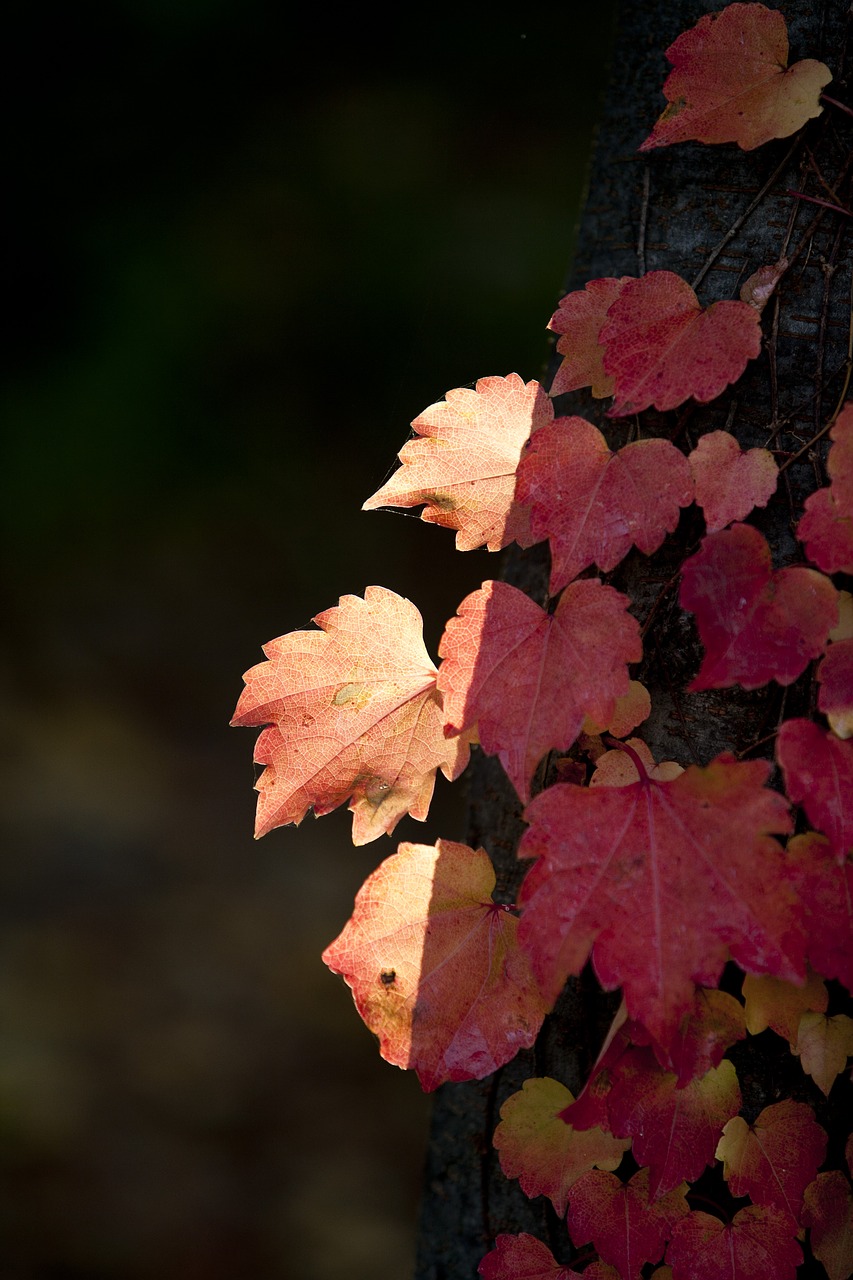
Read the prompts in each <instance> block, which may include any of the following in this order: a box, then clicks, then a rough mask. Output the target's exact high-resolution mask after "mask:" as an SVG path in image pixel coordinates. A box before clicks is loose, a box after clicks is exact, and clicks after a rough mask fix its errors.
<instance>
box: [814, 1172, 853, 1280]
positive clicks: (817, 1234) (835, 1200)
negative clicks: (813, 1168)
mask: <svg viewBox="0 0 853 1280" xmlns="http://www.w3.org/2000/svg"><path fill="white" fill-rule="evenodd" d="M803 1226H804V1227H808V1228H809V1243H810V1244H811V1247H812V1253H813V1254H814V1256H815V1257H816V1258H817V1259H819V1261H820V1262H822V1263H823V1265H824V1266H825V1267H826V1274H827V1276H828V1277H829V1280H850V1273H851V1270H853V1193H851V1190H850V1183H849V1182H848V1181H847V1179H846V1178H845V1176H844V1174H843V1173H842V1172H841V1170H840V1169H832V1170H830V1171H829V1172H827V1173H819V1174H818V1175H817V1177H816V1178H815V1180H814V1182H812V1183H811V1184H810V1185H809V1186H808V1187H806V1193H805V1197H804V1204H803Z"/></svg>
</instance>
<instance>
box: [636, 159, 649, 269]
mask: <svg viewBox="0 0 853 1280" xmlns="http://www.w3.org/2000/svg"><path fill="white" fill-rule="evenodd" d="M650 173H651V171H650V169H649V166H648V165H646V167H645V168H644V170H643V198H642V201H641V202H640V230H639V233H638V235H637V262H638V263H639V267H640V275H641V276H644V275H645V274H646V226H647V224H648V220H649V183H650V181H651V178H650Z"/></svg>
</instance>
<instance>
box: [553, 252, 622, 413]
mask: <svg viewBox="0 0 853 1280" xmlns="http://www.w3.org/2000/svg"><path fill="white" fill-rule="evenodd" d="M629 278H630V277H628V276H623V277H622V279H621V280H620V279H617V278H615V277H613V276H605V277H603V278H602V279H600V280H590V281H589V283H588V284H586V285H585V286H584V288H583V289H577V290H576V291H575V292H574V293H567V294H566V295H565V297H563V298H561V299H560V305H559V307H558V309H557V310H556V311H555V312H554V314H553V315H552V317H551V319H550V320H549V322H548V328H549V329H551V330H552V331H553V332H554V333H559V334H560V335H561V337H560V340H559V342H558V343H557V350H558V351H559V353H560V355H561V356H562V357H563V363H562V364H561V365H560V367H559V369H558V370H557V372H556V373H555V374H554V381H553V382H552V383H551V391H550V394H551V395H552V396H559V395H562V394H563V393H564V392H565V391H577V390H579V389H580V388H581V387H591V388H592V396H593V399H595V400H603V399H604V397H605V396H612V395H613V379H612V378H611V377H609V376H608V375H607V374H606V373H605V372H604V347H602V346H600V345H599V341H598V335H599V333H600V332H601V329H602V326H603V325H604V321H605V320H606V319H607V311H608V308H609V307H610V305H611V304H612V303H613V302H615V301H616V299H617V298H618V296H619V293H620V291H621V289H622V286H623V284H624V283H625V281H626V280H628V279H629Z"/></svg>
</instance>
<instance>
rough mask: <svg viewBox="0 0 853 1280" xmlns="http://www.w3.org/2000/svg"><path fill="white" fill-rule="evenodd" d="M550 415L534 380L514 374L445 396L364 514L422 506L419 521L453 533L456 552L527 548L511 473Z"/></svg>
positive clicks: (419, 425)
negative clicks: (514, 545) (514, 546)
mask: <svg viewBox="0 0 853 1280" xmlns="http://www.w3.org/2000/svg"><path fill="white" fill-rule="evenodd" d="M553 417H554V410H553V407H552V405H551V401H550V399H549V398H548V396H547V395H546V393H545V392H544V391H543V389H542V387H540V385H539V383H538V382H528V383H527V384H526V385H525V383H524V381H523V379H522V378H520V377H519V376H518V374H517V373H511V374H510V375H509V376H508V377H506V378H500V377H495V378H480V380H479V382H478V383H477V385H476V387H475V389H474V390H473V391H472V390H471V389H470V388H469V387H458V388H457V389H456V390H454V391H448V393H447V396H446V398H445V399H444V400H440V401H439V402H438V403H437V404H432V405H430V406H429V408H428V409H425V410H424V412H423V413H422V414H421V415H420V417H418V418H415V420H414V422H413V423H412V427H413V428H414V430H415V431H417V433H418V439H415V440H410V441H409V442H408V444H405V445H403V448H402V449H401V450H400V454H399V457H400V462H401V464H402V465H401V466H400V469H399V470H398V471H396V472H395V473H394V475H393V476H392V477H391V479H390V480H389V481H388V483H387V484H384V485H383V486H382V488H381V489H379V490H377V492H376V493H374V494H373V496H372V497H371V498H368V500H367V502H365V504H364V506H363V508H362V510H363V511H373V510H375V509H376V508H377V507H419V506H423V507H424V510H423V512H422V513H421V519H422V520H426V521H427V522H429V523H430V524H439V525H442V526H443V527H444V528H445V529H456V530H457V533H456V546H457V549H458V550H459V551H471V550H473V549H474V548H475V547H480V546H482V545H483V544H484V543H485V544H486V546H487V547H488V549H489V550H490V551H499V550H500V548H501V547H505V546H507V545H508V544H509V543H510V542H512V541H513V540H515V541H517V542H520V543H521V545H522V546H529V545H530V539H529V533H528V516H527V512H526V511H524V510H523V509H522V508H521V507H519V505H518V503H517V502H516V501H515V499H514V494H515V472H516V467H517V466H518V459H519V456H520V454H521V450H522V447H523V445H524V442H525V440H526V439H527V437H528V436H529V435H530V434H531V432H534V431H537V430H538V429H539V428H540V427H543V426H544V425H545V424H546V423H548V422H550V421H551V420H552V418H553Z"/></svg>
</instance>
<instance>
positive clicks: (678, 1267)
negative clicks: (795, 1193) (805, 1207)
mask: <svg viewBox="0 0 853 1280" xmlns="http://www.w3.org/2000/svg"><path fill="white" fill-rule="evenodd" d="M795 1233H796V1224H795V1223H793V1222H791V1220H790V1218H788V1217H787V1215H786V1214H784V1213H781V1212H780V1211H779V1210H778V1209H773V1208H768V1207H765V1206H762V1205H753V1204H751V1205H747V1207H746V1208H745V1209H741V1210H740V1211H739V1212H738V1213H736V1214H735V1216H734V1218H733V1219H732V1221H731V1222H729V1223H726V1222H721V1221H720V1219H719V1218H714V1217H712V1216H711V1214H709V1213H702V1212H700V1211H698V1210H697V1211H694V1212H693V1213H691V1214H690V1215H689V1217H686V1218H682V1220H681V1222H679V1223H678V1224H677V1226H676V1228H675V1230H674V1231H673V1233H672V1243H671V1244H670V1246H669V1249H668V1250H667V1254H666V1257H667V1261H668V1262H670V1263H671V1264H672V1280H771V1278H772V1280H795V1276H796V1272H797V1267H798V1266H799V1264H800V1263H801V1262H802V1260H803V1255H802V1250H801V1249H800V1246H799V1245H798V1244H797V1241H796V1238H795Z"/></svg>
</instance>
